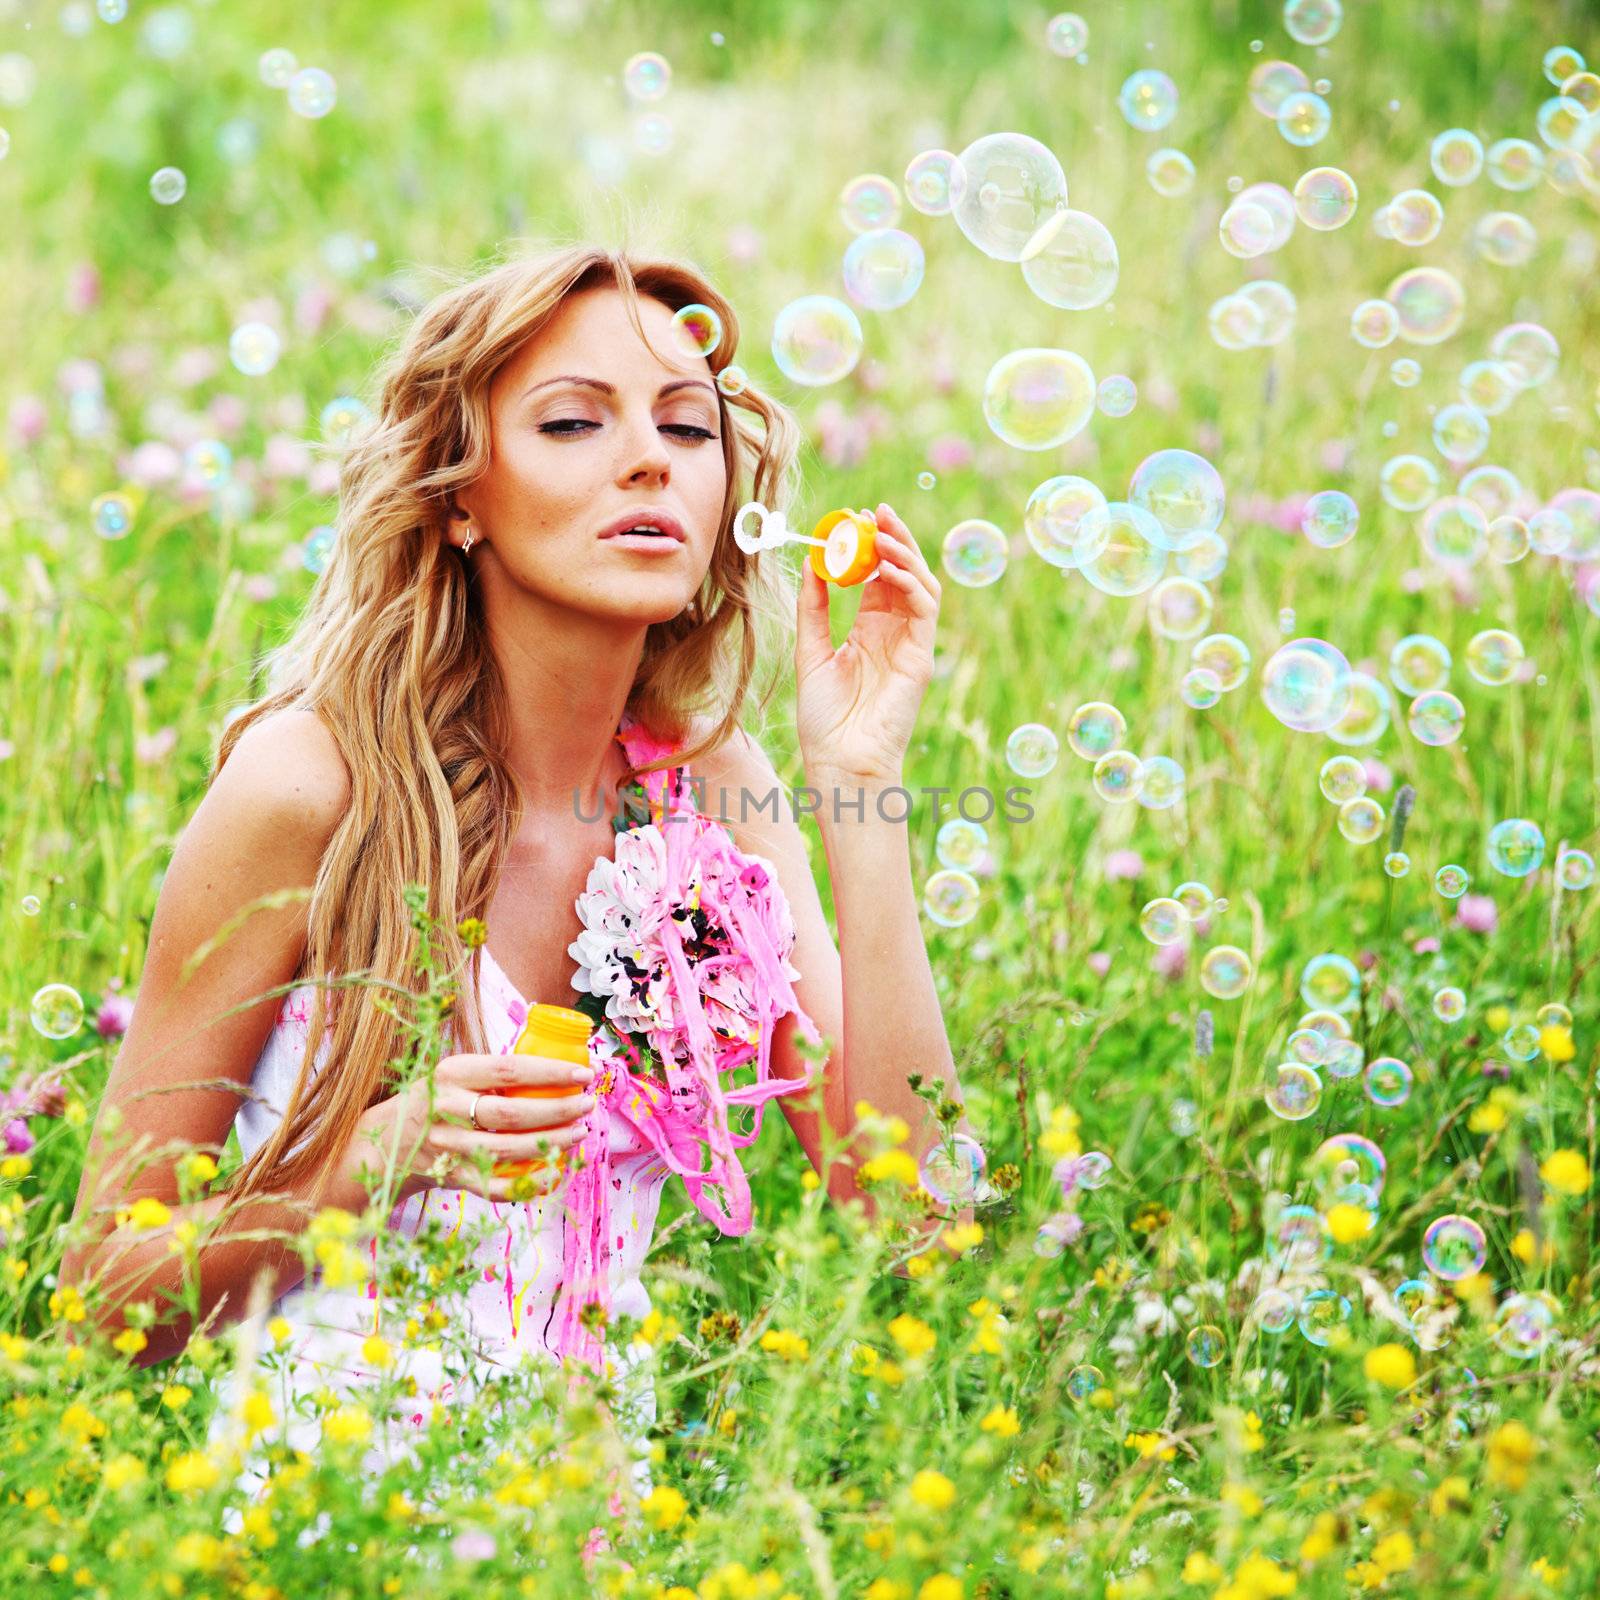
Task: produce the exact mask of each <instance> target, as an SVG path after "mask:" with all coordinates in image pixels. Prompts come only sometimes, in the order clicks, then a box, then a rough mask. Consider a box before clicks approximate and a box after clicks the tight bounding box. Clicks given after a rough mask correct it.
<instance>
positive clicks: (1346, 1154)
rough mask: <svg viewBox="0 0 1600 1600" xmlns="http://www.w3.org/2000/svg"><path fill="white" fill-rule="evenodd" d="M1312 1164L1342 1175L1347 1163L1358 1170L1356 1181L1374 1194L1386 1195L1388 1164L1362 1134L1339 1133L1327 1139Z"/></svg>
mask: <svg viewBox="0 0 1600 1600" xmlns="http://www.w3.org/2000/svg"><path fill="white" fill-rule="evenodd" d="M1311 1159H1312V1164H1313V1165H1314V1166H1316V1167H1319V1168H1321V1169H1323V1170H1326V1171H1330V1172H1335V1173H1337V1172H1339V1171H1340V1170H1342V1169H1343V1168H1344V1166H1345V1164H1346V1163H1348V1164H1349V1165H1350V1166H1353V1167H1354V1168H1355V1176H1356V1179H1357V1180H1358V1181H1359V1182H1360V1183H1362V1184H1364V1185H1365V1186H1366V1187H1367V1188H1368V1189H1370V1190H1372V1192H1373V1193H1374V1194H1381V1193H1382V1192H1383V1183H1384V1178H1385V1176H1386V1175H1387V1173H1388V1171H1389V1163H1388V1160H1387V1158H1386V1157H1385V1156H1384V1153H1383V1151H1382V1150H1381V1149H1379V1148H1378V1146H1377V1145H1375V1144H1374V1143H1373V1142H1372V1140H1371V1139H1369V1138H1367V1136H1366V1135H1365V1134H1361V1133H1336V1134H1334V1135H1333V1136H1332V1137H1331V1138H1327V1139H1324V1140H1323V1141H1322V1143H1321V1144H1320V1145H1318V1146H1317V1149H1316V1151H1315V1153H1314V1154H1313V1156H1312V1158H1311Z"/></svg>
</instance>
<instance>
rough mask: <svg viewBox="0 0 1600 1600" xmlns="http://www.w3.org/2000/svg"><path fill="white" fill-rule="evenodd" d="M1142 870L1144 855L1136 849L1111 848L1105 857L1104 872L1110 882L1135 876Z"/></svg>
mask: <svg viewBox="0 0 1600 1600" xmlns="http://www.w3.org/2000/svg"><path fill="white" fill-rule="evenodd" d="M1143 871H1144V857H1143V856H1141V855H1140V854H1139V852H1138V851H1137V850H1113V851H1112V852H1111V854H1110V855H1108V856H1107V857H1106V865H1105V874H1106V879H1107V881H1108V882H1110V883H1118V882H1120V881H1121V880H1123V879H1125V878H1126V879H1133V878H1137V877H1138V876H1139V874H1140V873H1142V872H1143Z"/></svg>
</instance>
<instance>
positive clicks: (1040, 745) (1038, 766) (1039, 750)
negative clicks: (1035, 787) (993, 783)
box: [1006, 722, 1061, 778]
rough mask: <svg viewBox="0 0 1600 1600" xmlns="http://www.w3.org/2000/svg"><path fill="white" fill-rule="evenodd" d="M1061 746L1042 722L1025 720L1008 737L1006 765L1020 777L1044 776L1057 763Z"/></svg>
mask: <svg viewBox="0 0 1600 1600" xmlns="http://www.w3.org/2000/svg"><path fill="white" fill-rule="evenodd" d="M1060 750H1061V746H1060V743H1059V742H1058V741H1057V739H1056V736H1055V734H1054V733H1053V732H1052V731H1051V730H1050V729H1049V728H1047V727H1045V725H1044V724H1043V723H1042V722H1024V723H1023V724H1022V726H1021V727H1018V728H1013V729H1012V730H1011V734H1010V736H1009V737H1008V738H1007V739H1006V765H1007V766H1008V767H1010V768H1011V770H1012V771H1013V772H1015V773H1016V774H1017V775H1018V776H1019V777H1023V778H1042V777H1043V776H1044V775H1045V773H1047V772H1049V771H1050V769H1051V768H1052V767H1053V766H1055V764H1056V757H1057V756H1058V755H1059V754H1060Z"/></svg>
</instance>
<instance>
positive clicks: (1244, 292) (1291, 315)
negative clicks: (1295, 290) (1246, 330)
mask: <svg viewBox="0 0 1600 1600" xmlns="http://www.w3.org/2000/svg"><path fill="white" fill-rule="evenodd" d="M1233 298H1234V299H1236V300H1244V301H1246V302H1248V303H1249V304H1250V305H1252V306H1254V307H1255V310H1256V313H1257V316H1258V319H1259V323H1260V326H1259V330H1258V332H1257V334H1256V343H1257V344H1261V345H1273V344H1282V343H1283V341H1284V340H1285V339H1287V338H1288V337H1289V335H1290V334H1291V333H1293V332H1294V320H1295V315H1296V313H1297V312H1298V310H1299V305H1298V303H1297V302H1296V300H1295V297H1294V296H1293V295H1292V294H1291V293H1290V292H1289V290H1288V289H1287V288H1285V287H1284V285H1283V284H1281V283H1278V282H1277V281H1276V280H1274V279H1272V278H1257V279H1256V280H1255V281H1254V282H1251V283H1247V284H1246V285H1245V286H1244V287H1243V288H1242V289H1241V290H1240V291H1239V292H1238V294H1236V295H1235V296H1234V297H1233Z"/></svg>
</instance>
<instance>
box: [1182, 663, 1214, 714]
mask: <svg viewBox="0 0 1600 1600" xmlns="http://www.w3.org/2000/svg"><path fill="white" fill-rule="evenodd" d="M1178 696H1179V698H1180V699H1181V700H1182V701H1183V703H1184V704H1185V705H1186V706H1188V707H1189V709H1190V710H1191V711H1209V710H1210V709H1211V708H1212V706H1214V705H1215V704H1216V703H1217V701H1219V700H1220V699H1221V698H1222V680H1221V679H1220V678H1218V677H1217V675H1216V673H1214V672H1212V671H1211V670H1210V669H1209V668H1208V667H1191V668H1190V669H1189V671H1187V672H1186V673H1184V675H1183V677H1182V678H1180V679H1179V680H1178Z"/></svg>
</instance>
